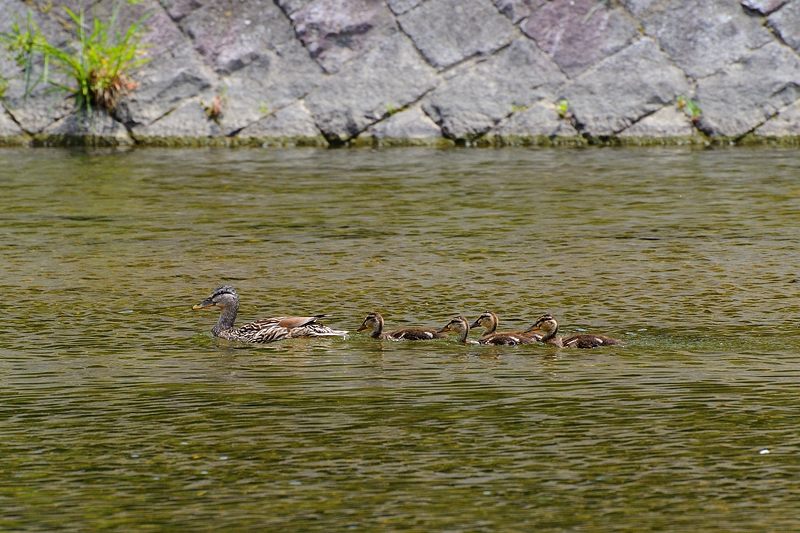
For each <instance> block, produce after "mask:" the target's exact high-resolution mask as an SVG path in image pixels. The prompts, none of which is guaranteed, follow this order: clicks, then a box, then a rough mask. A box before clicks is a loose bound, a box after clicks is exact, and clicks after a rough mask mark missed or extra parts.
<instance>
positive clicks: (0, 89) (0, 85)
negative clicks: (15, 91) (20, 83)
mask: <svg viewBox="0 0 800 533" xmlns="http://www.w3.org/2000/svg"><path fill="white" fill-rule="evenodd" d="M7 90H8V80H7V79H5V78H4V77H3V76H0V100H2V99H3V98H5V97H6V91H7Z"/></svg>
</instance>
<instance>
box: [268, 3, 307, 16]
mask: <svg viewBox="0 0 800 533" xmlns="http://www.w3.org/2000/svg"><path fill="white" fill-rule="evenodd" d="M313 1H314V0H276V2H277V4H278V5H279V6H280V8H281V9H282V10H283V12H284V13H286V14H287V15H291V14H292V13H294V12H295V11H298V10H300V9H303V8H304V7H306V6H307V5H308V4H310V3H311V2H313Z"/></svg>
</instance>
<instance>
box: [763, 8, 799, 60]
mask: <svg viewBox="0 0 800 533" xmlns="http://www.w3.org/2000/svg"><path fill="white" fill-rule="evenodd" d="M769 25H770V27H771V28H772V29H773V30H775V32H776V33H777V34H778V35H780V36H781V39H783V42H785V43H786V44H788V45H789V46H791V47H792V48H794V49H795V50H796V51H797V52H800V1H798V0H795V1H794V2H790V3H789V4H786V6H784V7H783V8H782V9H781V10H780V11H778V12H777V13H773V14H772V15H770V17H769Z"/></svg>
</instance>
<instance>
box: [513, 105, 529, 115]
mask: <svg viewBox="0 0 800 533" xmlns="http://www.w3.org/2000/svg"><path fill="white" fill-rule="evenodd" d="M527 110H528V106H526V105H517V104H514V105H512V106H511V112H512V113H522V112H523V111H527Z"/></svg>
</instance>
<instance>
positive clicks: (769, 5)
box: [742, 0, 787, 15]
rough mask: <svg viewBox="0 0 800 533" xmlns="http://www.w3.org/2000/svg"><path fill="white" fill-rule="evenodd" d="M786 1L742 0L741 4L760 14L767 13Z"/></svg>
mask: <svg viewBox="0 0 800 533" xmlns="http://www.w3.org/2000/svg"><path fill="white" fill-rule="evenodd" d="M786 2H787V0H742V5H743V6H744V7H746V8H747V9H752V10H753V11H758V12H759V13H761V14H762V15H769V14H770V13H772V12H773V11H775V10H776V9H778V8H779V7H781V6H782V5H783V4H785V3H786Z"/></svg>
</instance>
